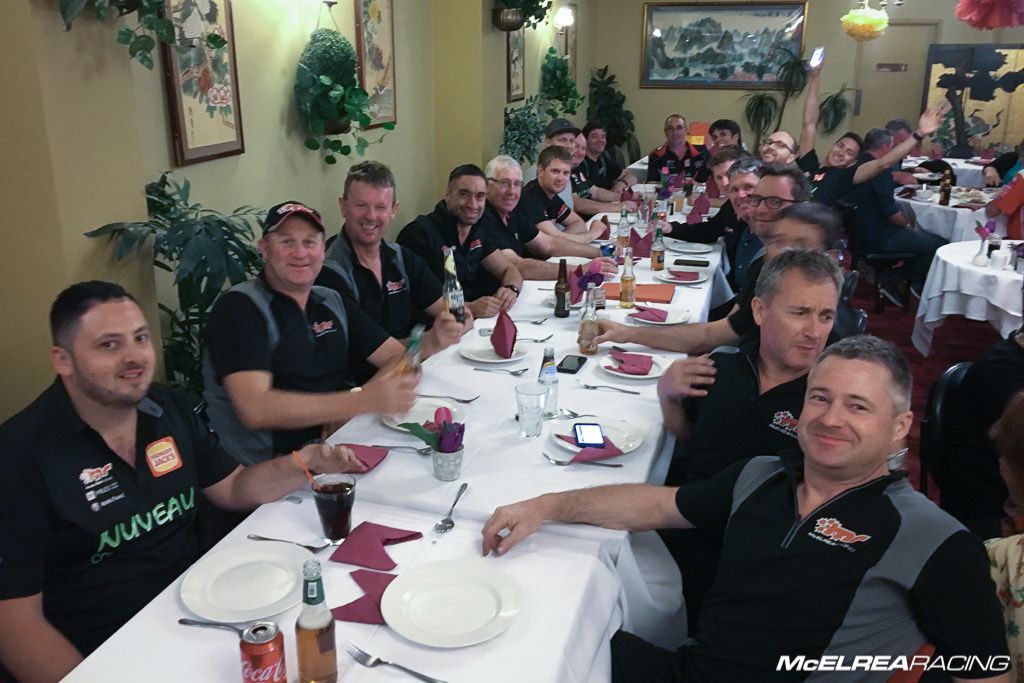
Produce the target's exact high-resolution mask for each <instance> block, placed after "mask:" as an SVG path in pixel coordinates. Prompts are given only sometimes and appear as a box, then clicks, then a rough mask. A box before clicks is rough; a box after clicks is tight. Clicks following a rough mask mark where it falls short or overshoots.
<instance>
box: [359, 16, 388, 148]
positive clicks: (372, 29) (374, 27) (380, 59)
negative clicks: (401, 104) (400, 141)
mask: <svg viewBox="0 0 1024 683" xmlns="http://www.w3.org/2000/svg"><path fill="white" fill-rule="evenodd" d="M355 7H356V52H357V53H358V55H359V85H360V86H361V87H362V88H363V90H365V91H366V92H367V93H368V94H369V96H370V119H371V120H372V122H371V124H370V125H369V126H366V128H376V127H377V126H381V125H383V124H385V123H397V122H398V103H397V94H396V92H395V8H394V5H393V3H392V0H356V3H355Z"/></svg>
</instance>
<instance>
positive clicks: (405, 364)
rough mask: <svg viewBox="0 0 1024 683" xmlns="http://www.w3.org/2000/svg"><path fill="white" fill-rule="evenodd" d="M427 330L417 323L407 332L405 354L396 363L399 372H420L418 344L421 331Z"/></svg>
mask: <svg viewBox="0 0 1024 683" xmlns="http://www.w3.org/2000/svg"><path fill="white" fill-rule="evenodd" d="M425 329H427V328H426V327H424V325H423V324H422V323H417V324H416V325H414V326H413V328H412V331H411V332H409V341H407V342H406V344H405V353H404V354H403V355H402V357H401V358H400V359H399V361H398V370H399V372H419V370H420V344H421V340H422V338H423V331H424V330H425Z"/></svg>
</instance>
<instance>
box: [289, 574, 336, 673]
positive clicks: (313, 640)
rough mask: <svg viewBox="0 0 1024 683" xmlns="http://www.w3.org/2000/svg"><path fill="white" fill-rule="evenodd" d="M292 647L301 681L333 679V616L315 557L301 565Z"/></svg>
mask: <svg viewBox="0 0 1024 683" xmlns="http://www.w3.org/2000/svg"><path fill="white" fill-rule="evenodd" d="M295 649H296V652H297V653H298V656H299V680H300V681H302V683H336V682H337V680H338V653H337V650H336V648H335V643H334V615H332V614H331V611H330V610H329V609H327V604H326V603H325V602H324V582H323V579H322V578H321V576H320V562H318V561H317V560H306V561H305V562H304V563H303V565H302V611H301V612H299V618H298V620H297V621H296V622H295Z"/></svg>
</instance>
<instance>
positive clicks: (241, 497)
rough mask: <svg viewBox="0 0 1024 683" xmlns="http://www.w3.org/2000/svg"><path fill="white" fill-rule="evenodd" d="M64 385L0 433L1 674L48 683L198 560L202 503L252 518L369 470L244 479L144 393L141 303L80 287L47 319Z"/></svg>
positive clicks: (284, 463)
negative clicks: (308, 486) (328, 481)
mask: <svg viewBox="0 0 1024 683" xmlns="http://www.w3.org/2000/svg"><path fill="white" fill-rule="evenodd" d="M50 329H51V334H52V336H53V347H52V348H51V349H50V361H51V363H52V364H53V368H54V371H55V372H56V374H57V378H56V379H55V380H54V382H53V384H52V385H51V386H50V387H49V388H48V389H47V390H46V391H44V392H43V393H42V394H41V395H40V396H39V398H37V399H36V400H35V401H34V402H33V403H32V404H31V405H29V406H28V407H27V408H25V409H24V410H23V411H21V412H20V413H18V414H17V415H15V416H14V417H12V418H11V419H10V420H8V421H7V422H5V423H4V424H3V425H2V426H0V482H3V487H4V490H3V495H0V527H2V528H3V533H2V534H0V558H2V559H3V562H2V564H0V661H2V663H3V666H4V667H6V668H7V669H9V670H10V672H11V673H12V674H13V675H14V676H15V678H16V679H18V680H20V681H23V682H24V683H36V682H43V681H57V680H59V679H60V678H62V677H63V676H64V675H65V674H67V673H68V672H69V671H70V670H71V669H72V668H74V667H75V666H76V665H77V664H78V663H79V662H80V661H81V660H82V657H83V656H85V655H87V654H89V653H90V652H91V651H92V650H94V649H95V648H96V647H98V646H99V645H100V643H102V642H103V641H104V640H106V639H107V638H108V637H109V636H110V635H111V634H112V633H113V632H114V631H116V630H117V629H118V628H120V627H121V626H122V625H123V624H124V623H125V622H126V621H128V619H130V618H131V617H132V616H133V615H134V614H135V613H136V612H138V611H139V610H140V609H141V608H142V607H143V606H145V605H146V604H147V603H148V602H149V601H150V600H151V599H152V598H154V597H155V596H156V595H157V593H159V592H160V591H162V590H163V589H164V588H165V587H167V586H168V585H169V584H170V583H171V582H172V581H174V580H175V579H176V578H177V577H178V576H179V575H180V574H181V573H182V572H183V571H185V569H187V568H188V567H189V565H190V564H192V562H193V561H195V560H196V558H197V557H198V552H199V545H198V537H197V534H196V527H195V521H196V504H197V500H196V497H197V495H198V494H200V493H201V494H202V495H205V496H206V498H207V499H208V500H209V501H210V502H212V503H213V504H215V505H217V506H219V507H221V508H225V509H228V510H237V511H241V510H251V509H253V508H255V507H256V506H258V505H261V504H263V503H266V502H269V501H272V500H276V499H278V498H280V497H282V496H284V495H285V494H287V493H290V492H291V491H292V490H294V489H296V488H298V487H299V486H302V485H303V484H304V483H305V481H306V476H305V474H304V473H303V470H302V468H303V467H306V468H310V469H313V470H317V471H320V472H335V471H362V470H364V469H365V467H364V466H363V465H362V463H361V462H359V460H358V459H357V458H356V457H355V455H354V454H353V453H352V452H351V451H350V450H348V449H346V448H340V447H339V448H334V449H332V448H330V447H328V446H325V445H323V444H315V445H310V446H306V447H304V448H302V449H301V450H299V451H298V452H297V453H294V454H293V456H292V457H289V458H279V459H277V460H274V461H272V462H266V463H262V464H260V465H254V466H252V467H247V468H244V467H240V466H239V465H238V463H237V462H236V461H235V460H234V459H233V458H231V457H230V456H229V455H228V454H227V453H226V452H225V451H224V450H223V449H222V448H221V447H220V446H219V444H218V440H217V437H216V436H215V435H214V434H213V433H211V432H210V431H209V429H208V428H207V427H206V426H205V425H204V424H202V423H201V421H200V419H199V418H198V417H197V416H196V415H194V414H193V411H192V409H191V408H190V406H188V405H187V404H186V402H185V400H184V398H183V397H182V396H181V395H179V394H177V393H176V392H174V391H171V390H170V389H168V388H167V387H164V386H161V385H158V384H154V383H153V373H154V369H155V367H156V351H155V349H154V347H153V342H152V339H151V337H150V333H149V326H148V324H147V322H146V319H145V317H144V316H143V314H142V310H141V309H140V308H139V306H138V304H136V302H135V300H134V298H132V296H131V295H130V294H128V293H127V292H126V291H125V290H124V289H123V288H121V287H120V286H119V285H116V284H112V283H108V282H95V281H94V282H83V283H79V284H77V285H73V286H71V287H69V288H68V289H66V290H64V291H63V292H61V294H60V295H59V296H58V297H57V299H56V300H55V301H54V303H53V307H52V309H51V311H50Z"/></svg>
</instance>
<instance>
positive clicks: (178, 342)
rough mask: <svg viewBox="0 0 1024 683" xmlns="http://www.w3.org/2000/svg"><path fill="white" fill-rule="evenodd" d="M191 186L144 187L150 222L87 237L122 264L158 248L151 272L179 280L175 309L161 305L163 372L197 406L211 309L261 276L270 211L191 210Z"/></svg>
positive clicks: (167, 182)
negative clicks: (261, 243) (262, 223)
mask: <svg viewBox="0 0 1024 683" xmlns="http://www.w3.org/2000/svg"><path fill="white" fill-rule="evenodd" d="M190 191H191V186H190V185H189V182H188V180H185V181H184V182H183V183H181V184H178V183H177V182H176V181H175V180H174V179H173V178H171V174H170V172H164V173H162V174H161V175H160V178H159V179H158V180H156V181H154V182H151V183H149V184H147V185H146V206H147V210H148V213H149V219H148V220H146V221H143V222H137V223H124V222H122V223H109V224H107V225H104V226H102V227H100V228H97V229H95V230H91V231H89V232H87V233H85V235H86V236H87V237H101V236H104V235H106V236H107V237H108V238H109V239H110V241H112V242H114V243H115V244H116V245H117V251H116V252H115V256H116V258H117V260H119V261H120V260H121V259H124V258H126V257H127V256H128V255H129V254H131V253H133V252H137V251H139V250H140V249H142V247H143V246H144V245H145V244H147V243H148V242H149V240H150V239H151V238H152V242H153V265H154V267H156V268H159V269H160V270H165V271H167V272H169V273H174V286H175V288H176V289H177V294H178V301H177V308H172V307H170V306H167V305H164V304H163V303H161V304H160V310H161V311H163V312H164V313H165V314H167V316H168V321H169V325H168V334H167V335H166V336H165V337H164V365H165V368H166V372H167V378H168V383H169V384H171V385H172V386H177V387H179V388H181V389H182V390H184V391H185V393H186V394H187V395H188V396H189V397H190V399H192V400H193V401H194V403H197V404H198V403H199V401H200V400H201V396H202V389H203V379H202V368H201V362H200V357H201V356H200V350H201V338H202V331H203V328H204V327H205V325H206V320H207V317H208V316H209V313H210V308H211V307H212V306H213V302H214V300H215V299H216V298H217V295H218V294H220V292H221V290H222V289H223V288H224V286H225V284H228V283H230V284H237V283H239V282H243V281H245V280H248V279H250V278H251V277H253V276H254V275H256V273H258V272H259V271H260V268H261V267H262V263H263V261H262V259H261V258H260V254H259V252H258V251H257V250H256V248H255V247H254V246H253V239H254V237H255V234H256V232H255V229H254V225H255V223H258V221H259V220H260V219H261V218H262V217H263V214H264V213H265V211H264V210H263V209H257V208H255V207H251V206H240V207H238V208H237V209H235V210H234V211H233V212H231V213H230V214H223V213H221V212H219V211H216V210H214V209H208V208H206V207H204V206H203V205H202V204H199V203H198V202H196V203H189V194H190Z"/></svg>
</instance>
